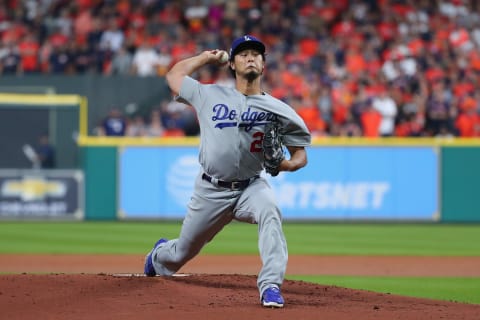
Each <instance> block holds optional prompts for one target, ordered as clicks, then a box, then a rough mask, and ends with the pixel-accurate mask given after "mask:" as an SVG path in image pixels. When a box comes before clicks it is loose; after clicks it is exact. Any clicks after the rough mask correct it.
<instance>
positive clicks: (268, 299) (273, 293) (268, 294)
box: [262, 287, 285, 308]
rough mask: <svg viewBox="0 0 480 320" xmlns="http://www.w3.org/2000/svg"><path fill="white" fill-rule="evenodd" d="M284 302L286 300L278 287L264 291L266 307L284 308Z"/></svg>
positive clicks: (263, 297) (263, 296)
mask: <svg viewBox="0 0 480 320" xmlns="http://www.w3.org/2000/svg"><path fill="white" fill-rule="evenodd" d="M284 304H285V301H284V300H283V297H282V294H281V293H280V289H278V288H277V287H271V288H268V289H266V290H265V291H264V292H263V295H262V305H263V306H264V307H272V308H283V305H284Z"/></svg>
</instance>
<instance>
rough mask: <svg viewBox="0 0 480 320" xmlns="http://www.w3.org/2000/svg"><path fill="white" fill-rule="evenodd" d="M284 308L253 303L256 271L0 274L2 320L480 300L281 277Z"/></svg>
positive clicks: (402, 312) (449, 310) (373, 311)
mask: <svg viewBox="0 0 480 320" xmlns="http://www.w3.org/2000/svg"><path fill="white" fill-rule="evenodd" d="M282 291H283V294H284V297H285V300H286V306H285V308H283V309H267V308H263V307H261V306H260V304H259V297H258V292H257V288H256V277H255V276H251V275H238V274H223V275H213V274H212V275H209V274H193V275H188V276H184V277H168V278H165V277H155V278H147V277H143V276H138V275H125V274H123V275H113V274H112V275H110V274H96V275H95V274H47V275H45V274H43V275H34V274H22V275H2V276H0V310H1V315H2V316H1V318H2V319H49V320H56V319H58V320H60V319H62V320H63V319H69V320H75V319H82V320H84V319H88V320H97V319H115V320H122V319H128V320H131V319H136V320H141V319H148V320H151V319H190V320H196V319H199V320H200V319H201V320H205V319H209V320H215V319H229V320H237V319H238V320H240V319H241V320H245V319H248V320H252V319H262V320H263V319H275V320H283V319H285V320H287V319H288V320H291V319H339V320H341V319H357V320H361V319H389V320H390V319H403V320H408V319H478V317H479V315H480V306H478V305H469V304H461V303H453V302H443V301H435V300H428V299H415V298H408V297H401V296H396V295H389V294H379V293H374V292H369V291H361V290H351V289H345V288H339V287H334V286H323V285H315V284H310V283H305V282H301V281H286V282H285V283H284V286H283V288H282Z"/></svg>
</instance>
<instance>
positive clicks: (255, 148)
mask: <svg viewBox="0 0 480 320" xmlns="http://www.w3.org/2000/svg"><path fill="white" fill-rule="evenodd" d="M262 141H263V132H260V131H258V132H255V133H254V134H253V141H252V144H251V145H250V152H262Z"/></svg>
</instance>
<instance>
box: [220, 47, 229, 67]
mask: <svg viewBox="0 0 480 320" xmlns="http://www.w3.org/2000/svg"><path fill="white" fill-rule="evenodd" d="M218 61H219V62H220V63H222V64H223V63H226V62H227V61H228V53H227V51H224V50H222V51H220V58H218Z"/></svg>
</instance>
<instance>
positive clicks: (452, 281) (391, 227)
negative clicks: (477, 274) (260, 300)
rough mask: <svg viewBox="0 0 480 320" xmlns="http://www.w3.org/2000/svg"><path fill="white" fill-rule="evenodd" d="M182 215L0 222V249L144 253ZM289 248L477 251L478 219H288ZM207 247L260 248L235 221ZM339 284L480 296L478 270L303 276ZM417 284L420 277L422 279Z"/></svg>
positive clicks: (314, 251)
mask: <svg viewBox="0 0 480 320" xmlns="http://www.w3.org/2000/svg"><path fill="white" fill-rule="evenodd" d="M180 227H181V223H180V222H172V223H166V222H159V221H148V222H10V221H3V222H0V254H2V253H3V254H5V253H40V254H42V253H50V254H52V253H53V254H62V253H63V254H65V253H66V254H79V253H87V254H144V253H145V251H146V250H148V249H149V248H150V247H151V245H152V244H153V243H154V242H155V241H156V240H158V238H160V237H167V238H170V239H171V238H175V237H177V235H178V233H179V232H180ZM284 231H285V235H286V237H287V241H288V247H289V253H290V254H291V255H295V254H305V255H384V256H388V255H397V256H401V255H406V256H480V224H474V225H455V224H452V225H448V224H353V223H351V224H339V223H310V224H307V223H286V224H285V225H284ZM202 253H204V254H258V249H257V228H256V226H254V225H248V224H242V223H232V224H230V225H228V226H226V227H225V229H224V230H223V231H222V232H221V233H220V234H218V236H217V237H216V238H215V239H214V241H213V242H211V243H210V244H208V245H207V246H206V247H205V249H204V250H203V251H202ZM290 278H291V279H301V280H305V281H310V282H318V283H322V284H331V285H337V286H342V287H349V288H356V289H365V290H372V291H377V292H390V293H394V294H401V295H407V296H416V297H427V298H433V299H441V300H452V301H461V302H467V303H478V304H480V278H405V277H402V278H398V277H346V276H342V277H339V276H298V277H290ZM419 284H421V285H420V286H419Z"/></svg>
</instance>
